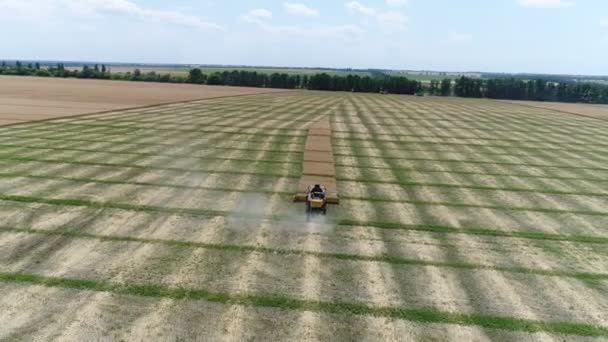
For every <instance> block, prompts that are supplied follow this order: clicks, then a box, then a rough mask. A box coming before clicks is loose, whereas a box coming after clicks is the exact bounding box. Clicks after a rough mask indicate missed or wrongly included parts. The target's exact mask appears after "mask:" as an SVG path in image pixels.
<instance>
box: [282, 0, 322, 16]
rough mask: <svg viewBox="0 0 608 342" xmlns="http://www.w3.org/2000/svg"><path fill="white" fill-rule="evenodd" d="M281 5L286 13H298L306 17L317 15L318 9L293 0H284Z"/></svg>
mask: <svg viewBox="0 0 608 342" xmlns="http://www.w3.org/2000/svg"><path fill="white" fill-rule="evenodd" d="M283 7H284V8H285V10H286V11H287V12H288V13H291V14H299V15H303V16H306V17H318V16H319V11H318V10H316V9H313V8H310V7H308V6H306V5H304V4H301V3H295V2H284V3H283Z"/></svg>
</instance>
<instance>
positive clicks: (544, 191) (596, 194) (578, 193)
mask: <svg viewBox="0 0 608 342" xmlns="http://www.w3.org/2000/svg"><path fill="white" fill-rule="evenodd" d="M337 180H338V181H353V182H357V183H375V184H396V185H403V186H407V187H432V188H446V189H471V190H487V191H510V192H525V193H532V194H535V193H536V194H551V195H574V196H591V197H608V192H585V191H564V190H556V189H530V188H516V187H497V186H485V185H466V184H450V183H430V182H428V183H427V182H408V181H394V182H391V181H382V180H380V181H373V180H372V181H367V180H361V181H358V180H352V179H350V178H341V177H338V178H337Z"/></svg>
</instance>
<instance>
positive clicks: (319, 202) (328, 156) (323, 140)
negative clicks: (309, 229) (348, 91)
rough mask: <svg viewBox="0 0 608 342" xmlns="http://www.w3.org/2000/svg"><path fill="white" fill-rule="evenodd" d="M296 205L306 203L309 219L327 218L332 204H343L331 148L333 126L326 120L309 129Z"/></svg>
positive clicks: (295, 200)
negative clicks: (319, 216)
mask: <svg viewBox="0 0 608 342" xmlns="http://www.w3.org/2000/svg"><path fill="white" fill-rule="evenodd" d="M294 202H305V203H306V219H307V221H310V220H311V219H312V218H313V217H314V216H316V215H326V214H327V205H328V204H340V199H339V197H338V190H337V186H336V172H335V168H334V159H333V155H332V149H331V126H330V124H329V120H328V119H327V118H324V119H322V120H319V121H317V122H315V123H314V124H313V125H312V126H311V127H310V128H309V129H308V136H307V138H306V145H305V146H304V168H303V172H302V178H301V179H300V183H299V184H298V191H297V193H296V195H295V196H294Z"/></svg>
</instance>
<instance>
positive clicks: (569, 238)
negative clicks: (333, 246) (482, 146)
mask: <svg viewBox="0 0 608 342" xmlns="http://www.w3.org/2000/svg"><path fill="white" fill-rule="evenodd" d="M336 223H337V225H338V226H342V227H349V226H361V227H373V228H379V229H395V230H411V231H420V232H431V233H439V234H467V235H481V236H490V237H507V238H518V239H531V240H548V241H564V242H580V243H594V244H608V237H602V236H591V235H580V234H557V233H544V232H535V231H517V230H497V229H491V228H483V227H452V226H441V225H430V224H422V225H419V224H403V223H399V222H387V221H357V220H348V219H341V220H338V221H337V222H336Z"/></svg>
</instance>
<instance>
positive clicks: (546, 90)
mask: <svg viewBox="0 0 608 342" xmlns="http://www.w3.org/2000/svg"><path fill="white" fill-rule="evenodd" d="M454 95H455V96H460V97H474V98H481V97H486V98H490V99H508V100H529V101H557V102H582V103H601V104H607V103H608V85H605V84H601V83H594V82H570V81H561V82H555V81H547V80H544V79H540V78H539V79H534V80H522V79H517V78H492V79H478V78H477V79H475V78H470V77H464V76H463V77H460V78H458V79H457V80H456V82H455V84H454Z"/></svg>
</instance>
